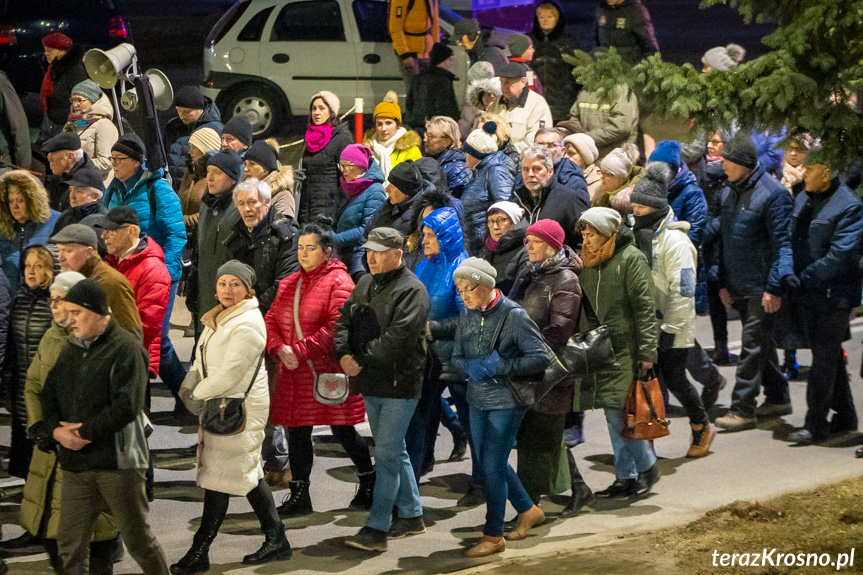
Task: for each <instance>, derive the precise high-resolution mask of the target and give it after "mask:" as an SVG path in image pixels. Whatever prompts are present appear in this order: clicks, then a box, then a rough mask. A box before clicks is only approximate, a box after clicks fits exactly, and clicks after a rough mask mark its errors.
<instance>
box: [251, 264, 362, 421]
mask: <svg viewBox="0 0 863 575" xmlns="http://www.w3.org/2000/svg"><path fill="white" fill-rule="evenodd" d="M300 278H302V279H303V283H302V286H301V287H300V328H301V329H302V332H303V336H304V337H303V339H302V340H298V338H297V335H296V333H295V332H296V329H295V328H294V293H295V292H296V290H297V281H298V280H299V279H300ZM353 289H354V282H353V281H352V280H351V276H349V275H348V271H347V268H346V267H345V264H343V263H342V262H341V261H339V260H337V259H331V260H328V261H327V262H325V263H324V264H322V265H320V266H318V267H317V268H316V269H314V270H312V271H311V272H308V273H307V272H306V271H305V270H300V271H299V272H296V273H293V274H291V275H289V276H288V277H286V278H285V279H283V280H282V282H281V283H280V284H279V291H278V293H277V294H276V299H275V300H274V301H273V305H272V306H271V307H270V311H269V312H267V317H266V322H267V353H269V354H270V356H271V357H272V358H273V359H275V360H276V361H277V362H279V378H278V381H277V382H276V386H275V389H274V390H273V395H272V400H271V401H270V422H271V423H272V424H273V425H284V426H286V427H302V426H309V425H356V424H358V423H362V422H363V420H364V419H365V407H364V406H363V399H362V396H359V395H351V396H350V397H349V398H348V399H347V401H345V402H344V403H341V404H339V405H324V404H322V403H318V401H317V400H315V396H314V392H313V390H312V383H313V378H312V371H311V369H309V364H308V363H307V362H308V360H311V361H312V364H313V365H314V366H315V371H316V372H317V373H342V368H341V367H340V366H339V362H338V361H337V360H336V357H335V355H334V354H333V335H334V332H335V325H336V319H338V317H339V308H341V307H342V304H344V303H345V300H347V299H348V296H349V295H351V291H353ZM285 345H289V346H291V348H292V349H293V350H294V353H295V354H297V358H298V359H299V361H300V366H299V367H298V368H297V369H294V370H289V369H287V368H286V367H285V366H284V364H282V363H281V361H280V360H279V350H280V349H282V347H283V346H285Z"/></svg>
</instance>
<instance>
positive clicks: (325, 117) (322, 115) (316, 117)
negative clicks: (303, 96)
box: [309, 98, 330, 126]
mask: <svg viewBox="0 0 863 575" xmlns="http://www.w3.org/2000/svg"><path fill="white" fill-rule="evenodd" d="M309 116H310V117H311V119H312V124H313V125H315V126H320V125H322V124H326V123H327V122H329V121H330V108H329V106H327V105H326V104H325V103H324V100H323V98H316V99H315V101H314V102H312V110H311V112H310V113H309Z"/></svg>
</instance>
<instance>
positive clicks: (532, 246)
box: [524, 236, 554, 262]
mask: <svg viewBox="0 0 863 575" xmlns="http://www.w3.org/2000/svg"><path fill="white" fill-rule="evenodd" d="M524 245H525V248H527V259H529V260H530V261H532V262H541V261H543V260H547V259H548V258H550V257H551V256H553V255H554V250H553V249H551V246H550V245H548V244H547V243H545V242H544V241H542V240H541V239H539V238H538V237H536V236H527V237H526V238H524Z"/></svg>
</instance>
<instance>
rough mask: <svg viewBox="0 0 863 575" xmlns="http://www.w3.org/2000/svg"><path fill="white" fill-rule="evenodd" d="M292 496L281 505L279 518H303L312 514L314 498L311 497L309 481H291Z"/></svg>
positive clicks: (286, 498)
mask: <svg viewBox="0 0 863 575" xmlns="http://www.w3.org/2000/svg"><path fill="white" fill-rule="evenodd" d="M288 485H290V488H291V494H290V496H288V497H285V499H284V500H282V504H281V505H279V509H278V512H279V517H302V516H303V515H308V514H309V513H311V512H312V498H311V496H310V495H309V482H308V481H291V482H290V483H288Z"/></svg>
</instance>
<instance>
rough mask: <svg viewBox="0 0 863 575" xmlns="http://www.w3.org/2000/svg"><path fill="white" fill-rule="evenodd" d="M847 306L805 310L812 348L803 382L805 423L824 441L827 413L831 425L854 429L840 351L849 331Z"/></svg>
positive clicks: (852, 402) (851, 398) (845, 373)
mask: <svg viewBox="0 0 863 575" xmlns="http://www.w3.org/2000/svg"><path fill="white" fill-rule="evenodd" d="M849 314H850V310H847V309H845V310H838V311H835V312H832V313H818V312H817V311H814V310H808V311H807V313H806V327H807V329H808V331H809V344H810V346H811V348H812V369H811V370H810V371H809V382H808V384H807V386H806V405H807V407H808V408H809V410H808V411H807V412H806V423H805V427H806V429H808V430H809V432H810V433H812V436H813V437H814V438H815V440H816V441H823V440H825V439H827V437H828V436H829V435H830V427H831V426H830V423H829V422H828V421H827V416H828V415H829V414H830V410H831V409H832V410H833V411H835V412H836V415H834V416H833V428H834V429H841V430H852V429H857V411H856V410H855V409H854V398H853V397H852V396H851V387H850V385H849V383H848V370H847V369H846V367H845V358H844V357H843V353H842V342H843V341H844V340H845V339H846V336H847V334H848V327H849V326H848V323H849V322H848V317H849Z"/></svg>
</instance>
